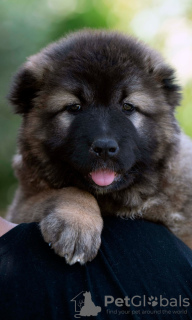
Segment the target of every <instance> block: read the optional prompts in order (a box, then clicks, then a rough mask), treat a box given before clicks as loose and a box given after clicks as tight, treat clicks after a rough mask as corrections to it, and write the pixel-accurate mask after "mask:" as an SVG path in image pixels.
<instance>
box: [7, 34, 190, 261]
mask: <svg viewBox="0 0 192 320" xmlns="http://www.w3.org/2000/svg"><path fill="white" fill-rule="evenodd" d="M94 37H95V39H96V40H97V39H98V38H99V37H100V38H101V41H103V39H106V41H107V39H108V33H107V32H104V31H93V32H90V31H85V32H80V33H76V34H73V35H72V36H70V37H69V38H68V39H67V40H65V39H64V40H61V41H60V42H58V43H56V44H52V45H50V46H48V47H47V48H46V49H44V50H43V51H42V52H41V53H39V54H37V55H36V56H33V57H31V58H30V59H29V61H28V62H27V63H26V64H25V65H24V67H23V68H22V69H21V71H20V73H19V74H18V75H17V77H16V83H15V84H14V85H13V88H12V91H11V94H10V100H11V102H12V103H13V104H14V105H15V106H16V110H15V111H16V112H18V113H23V123H22V126H21V129H20V136H19V145H18V155H16V156H15V158H14V163H13V165H14V169H15V172H16V175H17V177H18V179H19V183H20V186H19V189H18V190H17V193H16V196H15V199H14V201H13V204H12V205H11V207H10V210H9V213H8V219H9V220H11V221H13V222H17V223H20V222H30V221H38V222H40V226H41V230H42V233H43V236H44V238H45V241H47V242H51V244H52V247H53V248H54V250H55V251H56V252H57V253H58V254H59V255H61V256H65V258H66V260H67V262H68V263H71V264H73V263H75V262H77V261H79V262H80V263H85V262H86V261H88V260H92V259H93V258H94V256H95V255H96V254H97V250H98V248H99V246H100V235H101V231H102V218H101V214H100V211H101V213H102V215H106V214H115V215H118V216H121V217H130V218H136V217H139V218H140V217H142V218H145V219H149V220H152V221H155V222H162V223H164V224H165V225H166V226H167V227H168V228H169V229H170V230H171V231H172V232H174V233H175V234H176V235H177V236H179V237H180V238H181V239H183V240H184V241H185V242H186V243H187V244H189V243H192V239H191V229H192V214H191V210H192V191H191V189H192V170H191V163H192V142H191V140H190V139H189V138H187V137H186V136H185V135H184V134H183V133H181V132H180V130H179V126H178V124H177V122H176V120H175V118H174V108H175V106H176V105H177V104H178V103H179V99H180V94H179V87H178V86H176V85H175V84H174V83H173V71H172V70H171V69H170V68H169V67H168V66H166V65H165V64H164V62H163V60H162V58H161V57H160V56H159V54H157V53H156V52H155V51H153V50H151V49H149V48H147V47H146V46H145V45H143V44H141V43H139V42H138V41H136V40H133V39H132V38H129V37H128V38H127V37H124V36H121V35H119V34H116V33H111V35H110V33H109V37H111V38H110V39H112V40H114V45H113V51H114V52H115V51H117V56H118V57H119V63H120V64H119V66H118V68H117V70H118V69H119V68H121V67H122V73H123V72H124V70H125V69H126V68H127V61H131V63H130V66H129V68H132V69H131V72H130V74H131V75H130V78H129V81H128V88H129V93H127V97H125V98H124V102H129V103H132V104H134V105H136V107H137V109H138V112H137V113H134V114H133V115H131V116H130V117H129V121H130V122H131V123H132V124H133V126H134V128H135V129H136V130H137V133H138V136H141V137H145V140H146V141H147V140H148V139H149V140H150V139H151V136H154V137H155V139H156V140H155V141H156V142H155V145H154V151H153V153H152V154H151V161H152V163H153V164H154V167H153V168H151V171H150V172H149V170H148V171H143V173H142V179H143V180H141V181H139V182H137V183H134V180H133V183H130V185H129V186H128V187H126V188H122V189H120V190H117V191H116V190H113V192H109V191H108V189H106V190H105V189H96V190H95V192H91V193H92V194H94V196H95V197H94V196H93V195H91V194H90V193H88V192H86V191H83V190H81V187H79V185H81V181H79V182H78V185H76V183H74V182H73V183H72V182H71V181H72V180H71V176H70V175H67V173H68V172H66V177H67V178H66V180H65V181H63V180H62V179H61V176H62V174H63V172H62V170H60V169H59V168H57V166H53V165H52V163H51V162H50V159H49V157H48V156H47V153H46V151H45V147H44V142H46V141H47V140H49V139H51V138H52V135H54V134H56V137H57V139H61V137H60V138H58V137H59V134H60V132H61V131H62V138H63V139H66V137H67V135H68V133H69V130H70V127H71V125H72V124H73V121H74V119H75V116H74V115H73V114H69V113H67V112H64V113H62V109H63V108H64V107H65V105H67V104H71V103H72V104H78V103H80V99H79V98H78V97H77V95H76V94H74V93H72V92H70V88H69V85H68V87H66V88H64V89H63V88H61V87H59V83H60V82H59V81H58V83H57V84H55V83H54V77H53V75H54V74H56V75H57V77H58V78H59V76H58V70H60V69H61V70H62V68H61V67H62V66H60V65H59V62H58V60H59V58H58V56H59V54H60V53H61V50H60V47H62V46H63V43H64V44H65V41H66V46H67V45H68V46H70V45H71V44H73V42H74V43H75V42H77V43H78V41H79V40H78V39H79V38H80V39H81V41H82V46H83V47H82V48H84V46H88V44H87V43H88V42H86V41H87V40H86V39H89V41H90V42H91V39H92V38H93V39H94ZM118 39H120V40H118ZM117 40H118V41H120V46H119V47H118V46H116V43H117ZM62 41H63V42H62ZM67 41H68V42H67ZM83 41H84V42H85V44H84V42H83ZM124 43H127V45H130V52H129V50H127V49H126V50H125V51H124V47H125V45H124ZM121 45H122V48H121ZM110 46H112V45H111V43H110V45H109V46H108V47H107V46H106V48H105V49H103V50H104V52H105V53H104V54H103V59H104V58H106V61H105V62H104V64H103V65H102V59H101V62H99V63H100V64H101V65H100V69H101V70H102V68H105V65H106V64H107V63H108V64H110V66H108V67H106V68H108V69H107V71H104V75H105V74H106V73H107V72H108V70H109V72H110V70H112V68H113V63H112V62H111V61H113V60H112V59H111V60H110V59H109V60H107V58H108V56H109V57H110V54H111V53H110V50H111V47H110ZM90 47H91V50H92V49H93V52H94V50H96V49H95V48H94V44H93V45H92V46H91V44H90ZM54 50H56V51H57V50H59V51H58V52H59V54H58V55H57V56H56V58H55V59H53V58H54V55H55V53H54ZM71 50H72V49H71ZM74 50H77V51H78V50H80V51H79V56H80V57H81V54H82V57H81V60H78V59H79V56H77V57H76V56H75V57H73V59H77V68H78V67H79V64H81V63H82V61H83V59H84V58H85V56H84V55H86V54H88V53H87V52H86V51H85V52H84V51H83V53H82V52H81V51H82V50H83V49H81V48H80V46H79V47H77V49H74ZM108 51H109V52H108ZM119 52H120V53H121V55H120V53H119ZM133 52H134V54H135V57H136V58H135V59H136V60H137V63H138V65H139V64H140V63H141V66H140V67H139V68H140V69H142V72H143V73H144V72H145V74H146V75H147V78H146V79H147V80H146V81H144V80H143V82H141V81H140V78H142V75H141V76H139V75H138V74H137V71H136V69H134V67H132V61H134V56H131V55H132V54H133ZM83 54H84V55H83ZM99 54H100V52H99ZM105 55H106V56H105ZM130 57H131V58H130ZM63 61H65V59H63ZM74 61H76V60H74ZM99 61H100V60H99ZM70 63H71V62H69V64H70ZM72 63H73V62H72ZM74 63H75V62H74ZM96 63H97V64H98V61H97V62H95V64H96ZM67 66H68V65H67ZM89 67H90V68H94V62H93V61H92V59H91V58H89ZM63 68H64V70H65V67H63ZM86 68H88V67H86V66H85V69H86ZM95 68H96V67H95ZM114 68H115V67H114ZM140 69H138V70H139V71H138V72H140ZM94 70H95V71H93V70H92V69H91V74H92V75H94V77H95V79H96V77H97V74H96V72H97V70H98V69H94ZM114 70H115V69H114ZM98 72H100V71H99V70H98ZM111 72H112V71H111ZM118 72H119V71H114V74H117V73H118ZM80 74H81V72H80ZM24 76H25V77H29V79H28V82H27V84H26V81H25V82H24V81H23V80H22V79H23V78H24ZM55 77H56V76H55ZM99 77H100V76H98V79H99V80H98V82H97V80H94V81H95V83H94V82H93V85H95V86H96V89H95V92H96V93H93V89H90V88H91V86H93V85H92V84H91V83H90V82H89V81H88V82H87V84H86V86H85V85H84V87H83V90H84V100H86V101H88V105H91V104H92V103H93V102H94V101H97V100H96V99H97V98H96V94H102V88H103V87H102V85H101V88H100V89H99V81H100V78H99ZM113 77H114V75H113V74H112V75H111V77H109V79H110V81H113ZM143 77H144V76H143ZM149 77H153V78H152V82H151V86H153V85H154V87H153V88H150V81H151V80H149ZM50 79H52V80H50ZM111 79H112V80H111ZM51 81H52V82H51ZM147 81H149V85H145V82H146V83H147ZM104 82H105V83H106V80H105V81H104ZM32 83H33V85H32ZM82 83H83V81H82ZM112 83H113V82H112ZM143 83H144V85H143ZM22 90H23V91H22ZM37 91H38V93H37ZM111 91H112V89H110V92H111ZM110 94H111V95H114V97H113V101H116V100H115V99H116V98H115V97H117V96H118V95H120V89H116V90H114V91H113V93H110ZM30 95H31V98H30ZM106 97H107V89H106V92H104V93H103V96H101V97H100V102H101V101H102V103H103V104H104V102H103V101H104V99H105V98H106ZM113 104H114V103H113ZM27 108H28V109H27ZM53 115H54V118H53ZM45 119H46V122H45ZM103 119H104V118H103ZM52 121H53V122H54V128H56V129H55V131H54V132H53V133H52V131H51V130H52V129H51V128H52V127H51V126H50V123H52ZM155 123H157V124H158V125H157V126H156V125H155ZM63 170H64V169H63ZM66 171H68V169H67V168H66ZM131 177H132V174H130V179H131ZM80 180H81V179H80ZM82 180H83V176H82ZM77 186H78V188H77ZM82 189H84V187H82ZM85 189H86V188H85ZM96 199H97V201H96Z"/></svg>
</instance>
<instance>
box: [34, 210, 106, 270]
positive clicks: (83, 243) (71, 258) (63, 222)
mask: <svg viewBox="0 0 192 320" xmlns="http://www.w3.org/2000/svg"><path fill="white" fill-rule="evenodd" d="M40 227H41V232H42V234H43V237H44V240H45V241H46V242H47V243H51V247H52V248H53V249H54V251H55V253H57V254H58V255H60V256H61V257H65V259H66V262H67V263H69V264H70V265H72V264H74V263H76V262H79V263H80V264H84V263H86V262H87V261H91V260H93V258H95V256H96V255H97V252H98V250H99V247H100V244H101V231H102V227H103V220H102V218H101V216H99V215H97V216H93V217H92V216H88V215H87V217H82V219H80V218H78V219H76V218H74V217H73V216H69V217H67V218H63V217H62V218H61V217H60V216H58V215H56V214H55V213H51V214H49V215H48V216H47V217H45V218H44V219H43V220H42V221H41V223H40Z"/></svg>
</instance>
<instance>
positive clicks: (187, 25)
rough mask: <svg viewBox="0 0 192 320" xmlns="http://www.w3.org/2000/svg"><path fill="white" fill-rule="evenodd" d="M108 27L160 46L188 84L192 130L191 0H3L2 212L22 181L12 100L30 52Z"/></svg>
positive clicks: (184, 110) (184, 119)
mask: <svg viewBox="0 0 192 320" xmlns="http://www.w3.org/2000/svg"><path fill="white" fill-rule="evenodd" d="M84 27H91V28H107V29H115V30H120V31H123V32H125V33H129V34H132V35H134V36H137V37H139V38H140V39H142V40H144V41H145V42H147V43H149V44H150V45H152V46H153V47H154V48H156V49H157V50H160V51H161V53H162V54H163V56H164V57H165V59H166V60H167V62H169V63H170V64H171V65H172V66H173V67H175V68H176V69H177V75H178V77H179V79H180V84H181V85H182V86H183V101H182V107H180V108H178V111H177V117H178V120H179V122H180V124H181V126H182V128H183V130H184V131H185V132H186V133H187V134H189V135H190V136H192V126H191V118H192V103H191V100H192V1H191V0H143V1H142V0H139V1H133V0H118V1H117V0H95V1H94V0H93V1H92V0H41V1H39V0H31V1H25V0H17V1H16V0H9V1H7V0H1V2H0V55H1V57H0V138H1V142H0V214H2V215H3V214H4V212H5V210H6V207H7V205H8V204H10V202H11V200H12V198H13V194H14V191H15V188H16V186H17V181H16V179H15V178H14V175H13V170H12V168H11V159H12V156H13V154H14V152H15V150H16V140H17V131H18V128H19V124H20V117H19V116H16V115H13V114H12V112H11V107H10V106H9V104H8V102H7V101H6V94H7V92H8V90H9V84H10V81H11V78H12V76H13V74H14V73H15V71H16V70H17V68H18V67H19V66H20V65H21V64H22V63H23V62H24V61H25V59H26V57H27V56H29V55H32V54H34V53H36V52H37V51H38V50H40V49H41V48H42V47H44V46H45V45H47V44H48V43H49V42H51V41H55V40H56V39H58V38H60V37H61V36H63V35H64V34H66V33H68V32H69V31H74V30H76V29H79V28H84Z"/></svg>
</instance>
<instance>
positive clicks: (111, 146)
mask: <svg viewBox="0 0 192 320" xmlns="http://www.w3.org/2000/svg"><path fill="white" fill-rule="evenodd" d="M91 150H92V152H94V153H95V154H96V155H97V156H99V157H114V156H116V155H117V153H118V152H119V146H118V144H117V142H116V141H115V140H113V139H108V138H103V139H98V140H96V141H94V142H93V144H92V147H91Z"/></svg>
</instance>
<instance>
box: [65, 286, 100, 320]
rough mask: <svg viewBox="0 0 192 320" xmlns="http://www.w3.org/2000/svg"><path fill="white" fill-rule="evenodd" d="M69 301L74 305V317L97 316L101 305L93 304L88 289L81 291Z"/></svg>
mask: <svg viewBox="0 0 192 320" xmlns="http://www.w3.org/2000/svg"><path fill="white" fill-rule="evenodd" d="M71 301H72V302H74V306H75V315H74V317H75V318H81V317H90V316H97V315H98V313H99V312H101V307H100V306H96V305H95V304H94V302H93V300H92V297H91V293H90V291H81V292H80V293H78V295H76V296H75V297H74V298H73V299H72V300H71Z"/></svg>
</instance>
